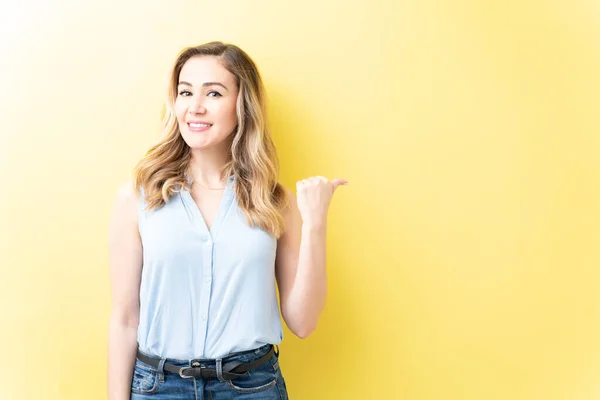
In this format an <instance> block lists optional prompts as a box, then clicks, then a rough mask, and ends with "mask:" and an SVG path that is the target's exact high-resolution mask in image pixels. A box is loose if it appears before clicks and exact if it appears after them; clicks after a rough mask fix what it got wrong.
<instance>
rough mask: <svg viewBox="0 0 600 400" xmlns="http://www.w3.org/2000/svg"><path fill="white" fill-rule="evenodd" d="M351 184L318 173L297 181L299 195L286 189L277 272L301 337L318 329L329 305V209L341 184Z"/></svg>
mask: <svg viewBox="0 0 600 400" xmlns="http://www.w3.org/2000/svg"><path fill="white" fill-rule="evenodd" d="M347 184H348V182H347V181H345V180H343V179H334V180H332V181H329V180H328V179H327V178H325V177H322V176H317V177H311V178H308V179H304V180H301V181H298V182H297V183H296V191H297V198H296V196H295V195H294V193H293V192H292V191H291V190H289V189H286V194H287V196H288V200H289V206H288V208H286V210H285V212H284V221H285V222H284V232H283V234H282V235H281V237H280V238H279V240H278V241H277V255H276V260H275V274H276V278H277V285H278V287H279V296H280V302H281V313H282V315H283V319H284V320H285V323H286V324H287V326H288V328H289V329H290V330H291V331H292V332H293V333H294V334H295V335H296V336H298V337H300V338H306V337H307V336H308V335H310V334H311V333H312V332H313V331H314V330H315V329H316V327H317V323H318V320H319V316H320V315H321V312H322V311H323V308H324V307H325V299H326V297H327V271H326V254H325V248H326V238H327V211H328V209H329V205H330V203H331V198H332V196H333V193H334V192H335V190H336V189H337V187H338V186H340V185H347Z"/></svg>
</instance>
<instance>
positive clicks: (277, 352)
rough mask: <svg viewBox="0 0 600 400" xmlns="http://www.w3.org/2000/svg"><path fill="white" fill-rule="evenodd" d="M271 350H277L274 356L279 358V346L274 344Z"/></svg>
mask: <svg viewBox="0 0 600 400" xmlns="http://www.w3.org/2000/svg"><path fill="white" fill-rule="evenodd" d="M273 349H277V350H275V355H276V356H277V357H279V346H277V345H276V344H274V345H273Z"/></svg>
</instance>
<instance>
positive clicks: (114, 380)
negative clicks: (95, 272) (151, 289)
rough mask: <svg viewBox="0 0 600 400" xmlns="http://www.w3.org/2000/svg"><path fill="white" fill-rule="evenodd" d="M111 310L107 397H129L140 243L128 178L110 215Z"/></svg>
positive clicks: (119, 399)
mask: <svg viewBox="0 0 600 400" xmlns="http://www.w3.org/2000/svg"><path fill="white" fill-rule="evenodd" d="M108 245H109V258H110V282H111V295H112V310H111V315H110V323H109V332H108V399H109V400H129V398H130V397H131V380H132V376H133V366H134V364H135V357H136V353H137V328H138V324H139V315H140V308H139V293H140V281H141V271H142V243H141V239H140V235H139V232H138V225H137V196H136V193H135V191H134V189H133V186H132V184H131V183H130V182H128V183H126V184H124V185H123V186H121V188H120V189H119V191H118V193H117V196H116V200H115V205H114V208H113V212H112V215H111V219H110V227H109V236H108Z"/></svg>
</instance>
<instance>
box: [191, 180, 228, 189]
mask: <svg viewBox="0 0 600 400" xmlns="http://www.w3.org/2000/svg"><path fill="white" fill-rule="evenodd" d="M193 184H197V185H198V186H202V187H203V188H205V189H208V190H225V189H226V188H227V186H225V187H222V188H209V187H208V186H205V185H203V184H201V183H200V182H196V181H194V182H192V185H193Z"/></svg>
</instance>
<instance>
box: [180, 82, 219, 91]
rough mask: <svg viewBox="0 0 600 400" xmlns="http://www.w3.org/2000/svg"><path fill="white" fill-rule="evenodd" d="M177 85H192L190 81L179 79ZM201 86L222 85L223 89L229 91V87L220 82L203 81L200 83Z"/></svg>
mask: <svg viewBox="0 0 600 400" xmlns="http://www.w3.org/2000/svg"><path fill="white" fill-rule="evenodd" d="M179 85H185V86H193V85H192V84H191V83H189V82H186V81H181V82H179ZM202 86H203V87H206V86H221V87H223V88H224V89H225V90H227V91H229V89H227V86H225V85H223V84H222V83H221V82H204V83H203V84H202Z"/></svg>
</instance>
